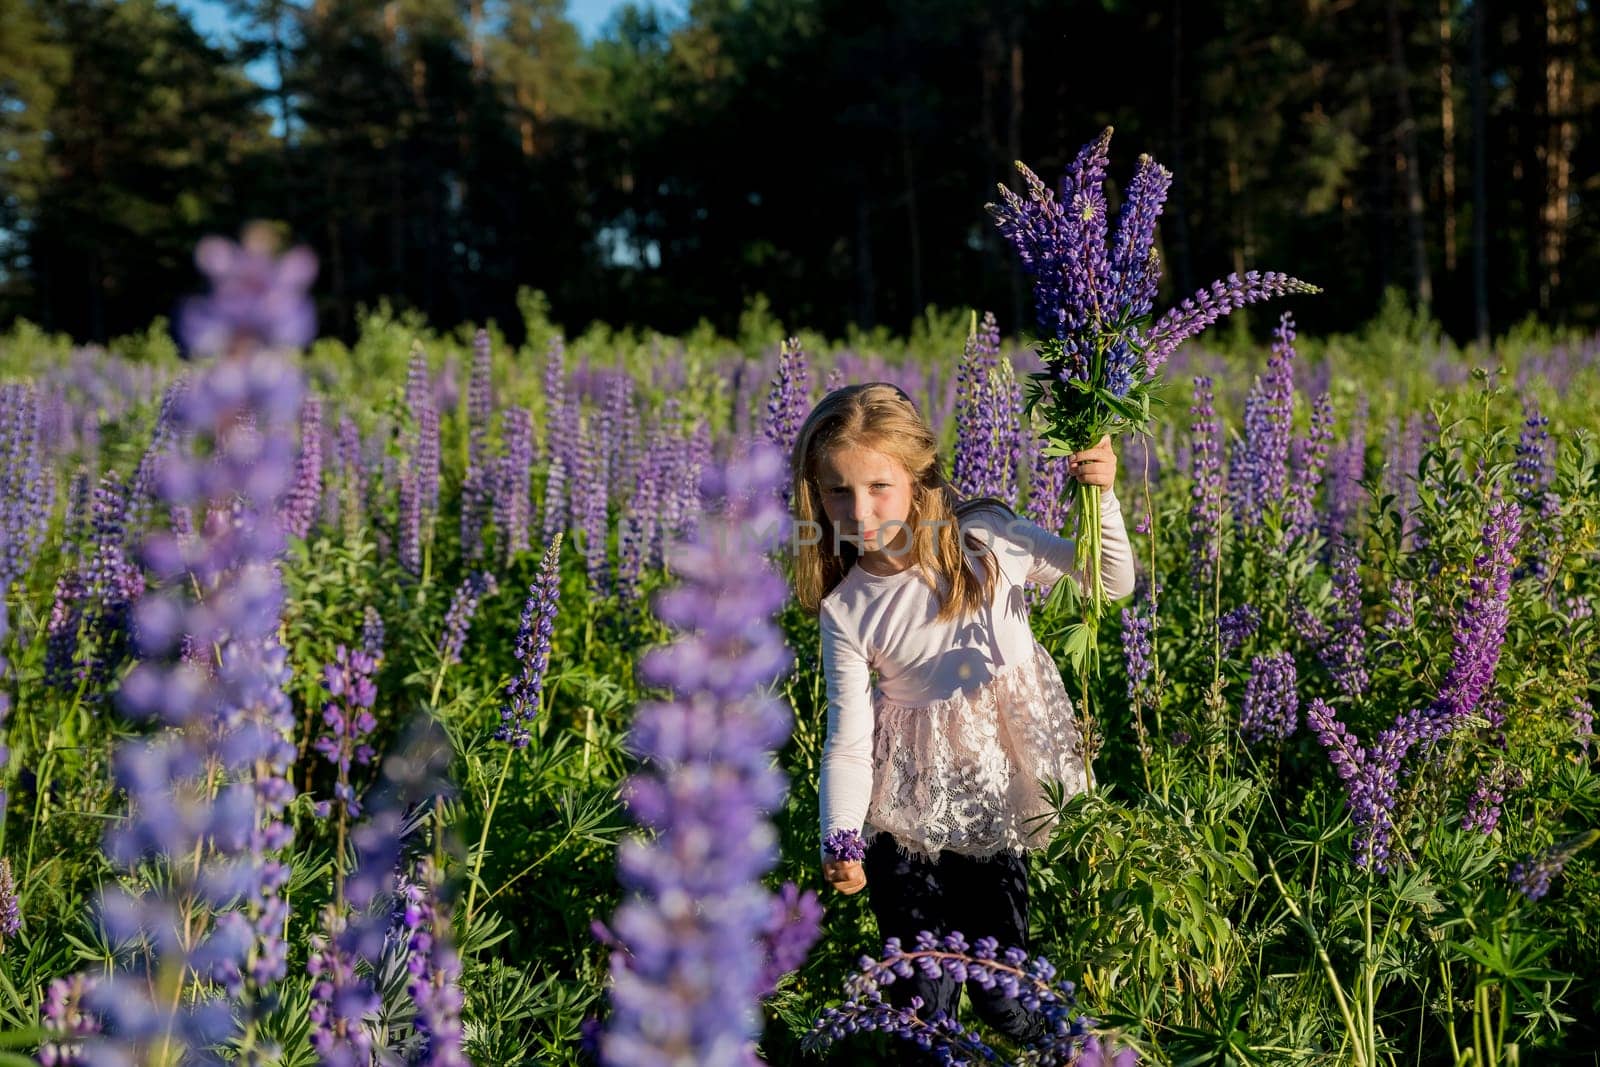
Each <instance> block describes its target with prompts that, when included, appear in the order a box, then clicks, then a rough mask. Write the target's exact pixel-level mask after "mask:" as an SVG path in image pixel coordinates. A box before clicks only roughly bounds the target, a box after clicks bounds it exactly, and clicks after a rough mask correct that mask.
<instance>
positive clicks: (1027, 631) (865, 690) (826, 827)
mask: <svg viewBox="0 0 1600 1067" xmlns="http://www.w3.org/2000/svg"><path fill="white" fill-rule="evenodd" d="M1101 499H1102V517H1101V519H1102V521H1101V531H1102V543H1103V547H1104V554H1103V566H1102V572H1101V577H1102V581H1103V582H1104V584H1105V588H1106V592H1107V595H1108V596H1111V597H1113V598H1116V597H1122V596H1126V595H1127V594H1128V593H1129V592H1131V591H1132V588H1133V558H1132V549H1131V547H1130V546H1129V544H1128V537H1127V532H1126V530H1125V528H1124V526H1123V522H1122V511H1121V506H1120V505H1119V504H1118V503H1117V500H1116V497H1115V496H1114V495H1113V494H1112V493H1110V492H1109V491H1108V492H1106V493H1104V494H1103V495H1102V498H1101ZM961 525H962V529H963V531H968V532H972V533H975V534H977V536H978V538H979V539H980V540H983V541H985V542H986V543H988V545H989V547H990V549H991V550H992V551H993V553H994V558H995V560H996V561H997V562H998V563H999V566H1000V574H999V575H998V577H997V579H996V581H995V586H994V592H993V596H992V597H991V599H990V601H989V603H988V604H987V605H985V607H984V608H983V609H981V610H979V611H978V612H976V613H974V614H972V615H969V616H968V617H967V618H965V619H956V620H948V621H945V622H940V621H937V620H936V616H937V614H938V610H939V603H940V600H939V597H938V596H937V595H936V591H935V589H934V587H933V586H932V585H931V584H930V583H929V580H928V579H927V577H926V576H925V575H924V574H923V573H922V572H921V571H920V570H918V569H917V568H914V567H913V568H909V569H907V570H904V571H901V572H899V573H898V574H892V575H875V574H871V573H868V572H867V571H864V570H862V569H861V568H860V567H855V568H852V569H851V571H850V572H849V573H848V574H847V575H846V576H845V578H844V580H843V581H841V582H840V583H839V585H838V586H837V587H836V588H835V589H834V590H833V591H832V592H830V593H829V594H828V596H827V597H825V598H823V601H822V607H821V617H820V628H821V632H822V667H823V672H824V674H825V675H826V680H827V689H828V736H827V741H826V743H825V744H824V746H823V753H822V766H821V783H820V790H821V809H822V811H821V817H822V833H823V836H824V837H826V836H827V834H828V833H829V832H830V831H831V830H834V829H840V828H844V829H849V828H859V829H860V830H861V831H862V835H863V836H864V837H865V836H870V834H871V833H873V832H875V831H878V830H884V831H888V832H889V833H890V834H892V835H893V836H894V838H895V840H896V842H897V843H898V845H899V847H900V849H901V851H902V852H903V853H905V854H908V855H919V856H923V857H928V858H931V857H932V856H934V855H936V854H937V853H938V852H939V851H940V850H941V849H946V850H949V851H952V852H959V853H963V854H966V855H971V856H989V855H993V854H995V853H997V852H1000V851H1002V850H1007V849H1025V848H1039V847H1042V846H1044V845H1045V844H1046V843H1048V841H1049V838H1050V835H1051V833H1052V831H1053V830H1054V825H1053V822H1052V821H1051V820H1050V819H1049V812H1050V807H1049V805H1048V803H1047V802H1046V800H1045V794H1044V791H1043V789H1042V787H1041V786H1040V780H1041V779H1053V780H1056V781H1059V782H1061V783H1062V785H1063V786H1064V787H1065V789H1066V792H1067V793H1068V794H1069V795H1070V794H1072V793H1076V792H1081V791H1082V790H1083V789H1084V788H1085V787H1086V785H1087V783H1088V781H1089V780H1090V771H1089V769H1088V767H1087V766H1086V762H1085V759H1084V753H1083V751H1082V741H1081V738H1080V737H1079V734H1078V728H1077V723H1076V722H1075V720H1074V717H1073V711H1072V702H1071V700H1070V699H1069V698H1068V697H1067V692H1066V687H1065V686H1064V685H1063V684H1062V681H1061V674H1060V672H1059V671H1058V670H1057V668H1056V665H1055V662H1054V661H1053V660H1052V659H1051V658H1050V655H1049V653H1048V652H1046V651H1045V649H1044V648H1043V647H1042V646H1041V645H1040V644H1039V643H1038V641H1036V640H1035V639H1034V637H1033V631H1032V629H1031V627H1030V626H1029V622H1028V607H1027V600H1026V598H1025V597H1024V595H1023V586H1024V584H1025V583H1027V582H1033V583H1035V584H1038V585H1042V586H1045V587H1049V586H1051V585H1054V583H1055V581H1056V580H1057V579H1058V578H1060V577H1061V576H1062V575H1063V574H1066V573H1069V572H1071V569H1072V557H1073V554H1074V551H1075V548H1074V545H1073V543H1072V541H1070V540H1068V539H1066V538H1061V537H1057V536H1056V535H1054V534H1052V533H1049V532H1048V531H1046V530H1044V529H1043V528H1041V527H1039V526H1038V525H1036V524H1034V523H1032V522H1029V521H1028V520H1026V519H1022V518H1017V519H1010V518H1008V517H1007V516H1005V515H1003V514H1001V513H1000V512H998V511H995V510H991V509H984V510H980V511H976V512H973V513H971V514H969V515H967V516H964V517H963V518H962V522H961ZM1072 573H1074V577H1075V578H1077V579H1078V580H1079V581H1081V580H1082V576H1081V574H1077V573H1076V572H1072ZM944 588H945V583H944V582H943V581H942V580H941V581H940V582H939V590H938V592H943V590H944ZM874 672H876V674H877V682H876V685H874V684H873V679H872V675H873V673H874Z"/></svg>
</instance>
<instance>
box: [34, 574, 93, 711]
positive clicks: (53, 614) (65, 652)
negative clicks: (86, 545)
mask: <svg viewBox="0 0 1600 1067" xmlns="http://www.w3.org/2000/svg"><path fill="white" fill-rule="evenodd" d="M87 600H88V595H87V593H86V591H85V590H84V588H83V575H82V574H81V573H80V571H79V568H78V567H77V565H76V564H72V563H69V564H67V566H65V567H63V568H62V569H61V573H60V574H58V575H56V585H55V595H54V596H53V597H52V598H51V603H50V615H49V617H48V618H47V619H46V620H45V627H44V635H45V645H44V683H45V685H48V686H49V687H50V688H52V689H55V690H57V691H59V692H62V693H66V692H70V691H72V690H75V689H76V688H77V687H78V683H79V671H78V651H79V649H78V640H79V635H80V633H81V631H82V628H83V611H84V605H85V603H86V602H87Z"/></svg>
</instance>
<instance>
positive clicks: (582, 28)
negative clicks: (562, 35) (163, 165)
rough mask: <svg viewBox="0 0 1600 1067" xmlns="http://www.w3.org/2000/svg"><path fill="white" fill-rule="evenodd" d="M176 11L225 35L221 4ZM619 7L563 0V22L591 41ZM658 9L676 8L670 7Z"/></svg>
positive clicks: (214, 0) (182, 2)
mask: <svg viewBox="0 0 1600 1067" xmlns="http://www.w3.org/2000/svg"><path fill="white" fill-rule="evenodd" d="M176 3H177V5H178V7H179V8H180V9H181V10H183V11H187V12H188V13H189V14H190V17H191V18H193V19H194V23H195V26H197V27H198V28H199V30H200V32H201V33H203V34H205V35H206V36H208V37H211V38H214V39H215V38H222V37H226V36H227V35H228V25H229V22H230V19H229V17H228V9H227V5H226V4H224V3H222V0H176ZM621 6H622V0H567V18H569V19H571V20H572V21H573V23H574V24H575V25H576V26H577V27H578V32H579V33H581V34H583V38H584V40H586V41H592V40H594V39H595V37H596V36H597V35H598V34H599V32H600V27H601V26H603V25H604V24H605V21H606V19H607V18H609V17H610V16H611V12H613V11H615V10H616V9H617V8H619V7H621ZM657 6H658V7H667V8H671V7H676V6H679V5H676V4H673V3H665V4H659V3H658V5H657Z"/></svg>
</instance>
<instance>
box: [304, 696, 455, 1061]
mask: <svg viewBox="0 0 1600 1067" xmlns="http://www.w3.org/2000/svg"><path fill="white" fill-rule="evenodd" d="M450 755H451V749H450V744H449V741H448V739H446V738H445V737H444V736H443V734H442V732H441V731H440V730H439V729H438V727H437V726H436V725H434V724H432V723H431V722H429V721H427V720H425V719H424V720H421V721H419V722H418V723H416V724H414V725H413V727H412V728H411V729H410V730H409V731H408V734H407V736H406V738H405V740H404V742H403V743H402V744H401V746H400V747H399V749H398V750H397V751H395V752H393V753H391V754H390V755H389V756H388V757H386V758H385V759H384V762H383V768H382V773H381V775H380V780H379V784H378V786H377V788H376V789H374V790H373V791H372V792H371V793H369V794H368V795H367V796H366V798H365V802H364V805H363V806H364V808H365V817H364V818H363V820H362V821H361V822H360V823H358V824H356V826H355V828H354V829H353V830H352V831H351V835H350V841H351V844H352V846H353V848H354V853H355V860H356V862H355V866H354V868H353V869H352V870H351V871H349V872H348V873H347V874H346V875H345V876H344V879H343V882H342V883H341V889H342V899H343V909H344V910H339V909H338V908H337V907H336V908H335V909H331V910H330V911H329V912H328V913H326V916H325V920H324V935H323V936H322V937H321V938H314V939H313V946H314V949H315V950H316V951H314V953H313V955H312V957H311V959H310V960H309V961H308V970H310V971H311V973H312V975H313V977H315V978H317V979H318V981H317V982H316V983H314V985H313V990H312V996H313V1001H314V1003H313V1005H312V1009H311V1018H312V1024H313V1025H312V1035H311V1040H312V1044H313V1047H314V1048H315V1049H316V1051H317V1054H318V1056H319V1059H320V1062H322V1063H324V1064H353V1065H360V1067H368V1065H370V1064H371V1063H372V1062H373V1052H374V1051H375V1050H374V1049H373V1047H372V1043H371V1041H370V1034H369V1033H367V1032H365V1027H364V1026H357V1025H353V1024H354V1023H355V1021H356V1020H359V1019H362V1018H363V1016H364V1015H365V1014H366V1012H367V1010H368V1007H369V1006H370V1005H371V1004H373V1003H374V1002H375V1001H376V1000H377V996H378V995H377V992H376V987H375V984H374V983H375V980H376V979H377V978H378V977H380V976H382V975H386V974H388V973H390V972H391V971H392V969H393V968H392V967H391V964H393V965H394V966H398V965H399V962H398V960H396V959H394V958H393V957H394V955H395V953H394V950H395V949H396V948H399V949H400V952H401V953H402V954H404V955H405V956H409V952H408V951H407V944H406V943H407V941H408V940H409V937H410V933H411V931H412V930H413V929H415V928H416V926H418V925H420V923H421V919H422V916H421V914H420V912H418V911H417V910H416V909H415V908H414V907H412V906H411V905H410V903H409V893H408V888H407V887H408V884H409V883H404V882H400V883H398V884H397V878H396V871H397V870H398V869H399V868H400V867H401V865H402V861H403V856H404V854H405V852H406V848H407V842H406V838H407V836H408V835H409V834H412V833H418V832H421V831H419V830H418V829H417V828H416V826H417V824H416V822H415V821H414V820H413V818H412V816H413V814H414V813H415V812H416V811H417V810H418V809H419V808H421V807H422V806H423V805H425V804H429V803H434V804H437V803H440V802H441V800H442V798H443V797H444V796H447V795H448V794H449V793H450V792H451V789H450V786H449V783H448V781H446V780H445V779H444V772H445V769H446V768H447V767H448V766H449V762H450ZM397 910H398V911H399V912H400V913H401V916H402V922H397V921H396V918H395V912H396V911H397ZM403 920H411V923H410V925H404V924H403ZM397 926H398V927H399V930H396V927H397ZM397 933H398V934H399V935H400V936H399V937H398V938H397V937H396V936H395V935H396V934H397ZM397 941H398V944H397ZM362 963H365V964H367V965H369V966H370V967H371V968H372V970H371V972H368V971H366V970H364V969H358V967H359V965H360V964H362ZM326 987H331V988H326ZM341 1023H345V1025H341Z"/></svg>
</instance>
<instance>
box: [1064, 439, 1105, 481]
mask: <svg viewBox="0 0 1600 1067" xmlns="http://www.w3.org/2000/svg"><path fill="white" fill-rule="evenodd" d="M1067 473H1068V474H1069V475H1070V476H1072V477H1073V478H1076V479H1078V481H1080V482H1082V483H1083V484H1084V485H1098V486H1099V487H1100V488H1102V489H1110V488H1111V486H1112V483H1113V482H1115V481H1116V480H1117V454H1116V452H1114V451H1113V450H1112V448H1111V435H1110V434H1107V435H1106V436H1104V437H1102V438H1100V443H1099V444H1097V445H1095V446H1094V447H1093V448H1086V449H1084V450H1083V451H1082V452H1074V453H1073V454H1072V455H1070V456H1068V457H1067Z"/></svg>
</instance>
